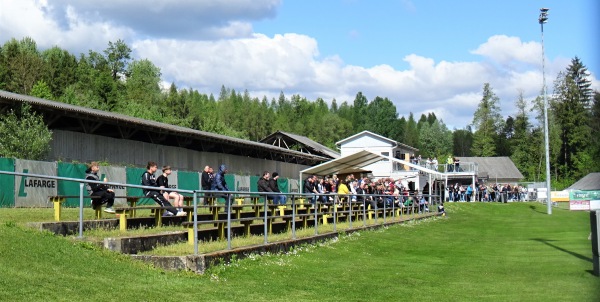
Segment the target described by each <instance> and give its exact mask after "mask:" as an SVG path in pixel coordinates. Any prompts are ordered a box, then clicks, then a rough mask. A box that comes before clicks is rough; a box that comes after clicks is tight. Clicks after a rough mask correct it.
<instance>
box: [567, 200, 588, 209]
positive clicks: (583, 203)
mask: <svg viewBox="0 0 600 302" xmlns="http://www.w3.org/2000/svg"><path fill="white" fill-rule="evenodd" d="M569 210H571V211H589V210H590V201H589V200H571V201H569Z"/></svg>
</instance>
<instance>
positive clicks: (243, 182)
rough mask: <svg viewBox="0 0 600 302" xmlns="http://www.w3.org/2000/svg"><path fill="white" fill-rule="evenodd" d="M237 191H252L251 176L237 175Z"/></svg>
mask: <svg viewBox="0 0 600 302" xmlns="http://www.w3.org/2000/svg"><path fill="white" fill-rule="evenodd" d="M230 189H233V190H235V191H241V192H250V176H242V175H235V188H231V187H230Z"/></svg>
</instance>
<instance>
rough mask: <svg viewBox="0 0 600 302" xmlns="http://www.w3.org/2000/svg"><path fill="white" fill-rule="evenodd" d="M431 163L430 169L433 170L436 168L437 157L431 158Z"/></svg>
mask: <svg viewBox="0 0 600 302" xmlns="http://www.w3.org/2000/svg"><path fill="white" fill-rule="evenodd" d="M431 165H432V167H431V169H432V170H434V171H437V170H438V160H437V157H434V158H433V159H432V160H431Z"/></svg>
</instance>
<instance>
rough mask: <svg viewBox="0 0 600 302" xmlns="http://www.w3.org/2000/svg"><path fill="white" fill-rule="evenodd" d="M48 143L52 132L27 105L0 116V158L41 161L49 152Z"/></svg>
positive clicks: (40, 117)
mask: <svg viewBox="0 0 600 302" xmlns="http://www.w3.org/2000/svg"><path fill="white" fill-rule="evenodd" d="M50 141H52V131H50V130H48V127H47V126H46V124H45V123H44V120H43V118H42V116H41V115H38V114H36V113H34V112H32V110H31V106H30V105H29V104H23V105H21V107H20V108H19V109H18V110H10V111H9V112H8V113H7V114H5V115H3V116H0V157H14V158H21V159H31V160H41V159H44V157H45V156H46V154H48V152H49V151H50Z"/></svg>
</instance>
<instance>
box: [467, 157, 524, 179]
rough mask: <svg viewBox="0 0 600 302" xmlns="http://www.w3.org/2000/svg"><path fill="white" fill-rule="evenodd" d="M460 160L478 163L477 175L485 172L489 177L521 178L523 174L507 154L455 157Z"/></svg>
mask: <svg viewBox="0 0 600 302" xmlns="http://www.w3.org/2000/svg"><path fill="white" fill-rule="evenodd" d="M457 158H458V159H459V160H460V161H461V162H473V163H476V164H477V165H478V175H485V174H486V173H487V175H488V177H489V179H494V178H500V179H514V180H519V179H523V174H521V171H519V169H518V168H517V166H515V163H513V161H512V160H511V159H510V158H509V157H508V156H499V157H457Z"/></svg>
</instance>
